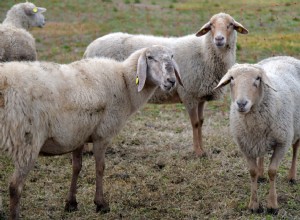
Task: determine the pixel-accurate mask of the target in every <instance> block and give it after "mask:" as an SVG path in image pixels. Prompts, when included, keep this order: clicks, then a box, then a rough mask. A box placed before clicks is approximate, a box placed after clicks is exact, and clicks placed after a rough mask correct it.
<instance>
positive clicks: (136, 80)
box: [135, 76, 139, 85]
mask: <svg viewBox="0 0 300 220" xmlns="http://www.w3.org/2000/svg"><path fill="white" fill-rule="evenodd" d="M135 84H137V85H138V84H139V77H138V76H137V77H136V79H135Z"/></svg>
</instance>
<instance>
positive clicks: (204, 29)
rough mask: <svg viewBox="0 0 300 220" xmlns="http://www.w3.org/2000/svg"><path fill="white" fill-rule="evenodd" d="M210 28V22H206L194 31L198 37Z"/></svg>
mask: <svg viewBox="0 0 300 220" xmlns="http://www.w3.org/2000/svg"><path fill="white" fill-rule="evenodd" d="M210 30H211V27H210V22H207V23H206V24H205V25H203V27H202V28H201V29H200V30H199V31H198V32H197V33H196V36H197V37H200V36H202V35H204V34H206V33H208V32H209V31H210Z"/></svg>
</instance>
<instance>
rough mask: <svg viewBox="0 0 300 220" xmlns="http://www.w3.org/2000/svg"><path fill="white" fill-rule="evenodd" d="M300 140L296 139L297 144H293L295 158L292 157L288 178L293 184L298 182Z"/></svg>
mask: <svg viewBox="0 0 300 220" xmlns="http://www.w3.org/2000/svg"><path fill="white" fill-rule="evenodd" d="M299 143H300V142H299V140H297V141H296V143H295V144H293V159H292V165H291V168H290V171H289V176H288V180H289V182H290V183H291V184H295V183H296V173H297V154H298V148H299Z"/></svg>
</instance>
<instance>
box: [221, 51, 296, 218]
mask: <svg viewBox="0 0 300 220" xmlns="http://www.w3.org/2000/svg"><path fill="white" fill-rule="evenodd" d="M226 84H230V87H231V107H230V130H231V134H232V136H233V139H234V141H235V142H236V144H237V145H238V146H239V148H240V150H241V151H242V153H243V155H244V156H245V158H246V160H247V162H248V166H249V173H250V177H251V197H250V203H249V206H248V207H249V209H250V210H251V211H252V212H258V213H260V212H263V207H262V206H261V205H260V203H259V200H258V196H257V190H258V187H257V180H258V177H259V175H261V174H262V171H263V163H262V160H261V159H262V158H263V157H264V156H265V155H266V154H268V153H269V152H272V151H273V152H272V157H271V161H270V165H269V170H268V176H269V182H270V190H269V195H268V199H267V212H268V213H272V214H275V215H276V214H277V213H278V204H277V193H276V187H275V181H276V174H277V170H278V167H279V164H280V161H281V160H282V158H283V157H284V155H285V153H286V151H287V150H288V148H289V146H290V145H293V158H292V165H291V168H290V171H289V176H288V179H289V180H290V182H291V183H294V182H295V179H296V157H297V151H298V148H299V139H300V112H299V108H300V60H298V59H295V58H292V57H288V56H279V57H272V58H268V59H265V60H263V61H261V62H259V63H258V64H236V65H234V66H233V67H232V68H231V69H230V70H229V71H228V72H227V73H226V74H225V76H224V77H223V78H222V79H221V81H220V82H219V84H218V86H217V87H216V89H219V88H221V87H223V86H225V85H226ZM257 160H258V161H257Z"/></svg>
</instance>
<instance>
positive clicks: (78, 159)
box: [65, 146, 83, 212]
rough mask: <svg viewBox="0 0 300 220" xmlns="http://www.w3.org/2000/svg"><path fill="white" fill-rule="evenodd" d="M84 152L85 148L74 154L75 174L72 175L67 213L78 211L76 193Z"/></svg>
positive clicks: (77, 150)
mask: <svg viewBox="0 0 300 220" xmlns="http://www.w3.org/2000/svg"><path fill="white" fill-rule="evenodd" d="M82 151H83V146H81V147H79V148H77V149H76V150H75V151H73V152H72V168H73V173H72V180H71V186H70V189H69V193H68V197H67V199H66V205H65V211H67V212H73V211H77V210H78V208H77V204H78V203H77V200H76V193H77V180H78V176H79V173H80V171H81V167H82Z"/></svg>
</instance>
